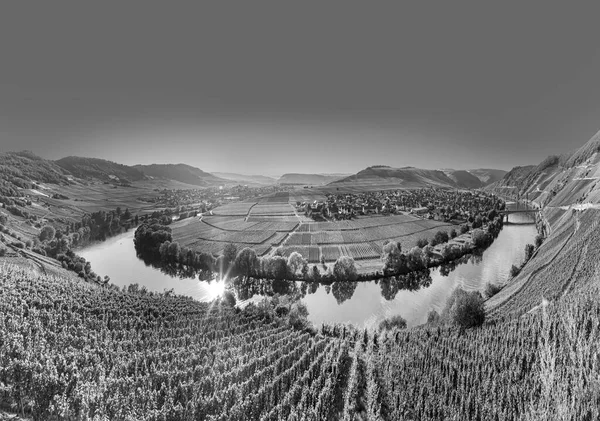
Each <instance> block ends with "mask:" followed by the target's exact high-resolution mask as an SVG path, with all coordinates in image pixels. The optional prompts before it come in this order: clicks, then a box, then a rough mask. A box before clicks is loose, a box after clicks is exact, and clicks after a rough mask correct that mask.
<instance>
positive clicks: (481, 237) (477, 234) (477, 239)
mask: <svg viewBox="0 0 600 421" xmlns="http://www.w3.org/2000/svg"><path fill="white" fill-rule="evenodd" d="M471 238H472V242H473V245H474V246H475V247H476V248H482V247H485V246H487V245H488V244H489V243H490V240H491V236H490V235H489V234H488V233H486V232H485V231H483V230H482V229H479V228H478V229H475V230H474V231H473V234H472V235H471Z"/></svg>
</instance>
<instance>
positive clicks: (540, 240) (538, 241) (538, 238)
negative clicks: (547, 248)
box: [535, 234, 544, 248]
mask: <svg viewBox="0 0 600 421" xmlns="http://www.w3.org/2000/svg"><path fill="white" fill-rule="evenodd" d="M543 242H544V236H543V235H542V234H538V235H536V237H535V248H539V247H540V246H541V245H542V243H543Z"/></svg>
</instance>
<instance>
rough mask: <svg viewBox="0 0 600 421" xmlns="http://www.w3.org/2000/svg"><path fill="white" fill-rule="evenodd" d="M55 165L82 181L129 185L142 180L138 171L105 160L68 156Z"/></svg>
mask: <svg viewBox="0 0 600 421" xmlns="http://www.w3.org/2000/svg"><path fill="white" fill-rule="evenodd" d="M56 164H57V165H59V166H61V167H62V168H64V169H65V170H67V171H69V172H70V173H71V174H73V175H74V176H75V177H78V178H83V179H91V178H96V179H99V180H102V181H112V182H120V183H131V182H132V181H139V180H143V179H144V174H142V173H141V172H140V171H139V170H137V169H135V168H132V167H129V166H127V165H123V164H117V163H116V162H112V161H107V160H105V159H99V158H84V157H79V156H68V157H65V158H62V159H59V160H58V161H56Z"/></svg>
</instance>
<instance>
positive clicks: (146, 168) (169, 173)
mask: <svg viewBox="0 0 600 421" xmlns="http://www.w3.org/2000/svg"><path fill="white" fill-rule="evenodd" d="M133 168H135V169H136V170H137V171H140V172H141V173H143V174H145V175H147V176H150V177H153V178H163V179H169V180H175V181H179V182H181V183H186V184H191V185H194V186H200V187H210V186H216V185H219V184H226V183H227V180H224V179H222V178H219V177H216V176H214V175H212V174H210V173H207V172H205V171H202V170H201V169H199V168H196V167H192V166H191V165H186V164H151V165H134V166H133Z"/></svg>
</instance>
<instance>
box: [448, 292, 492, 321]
mask: <svg viewBox="0 0 600 421" xmlns="http://www.w3.org/2000/svg"><path fill="white" fill-rule="evenodd" d="M448 304H449V308H450V318H451V321H452V322H453V323H455V324H457V325H459V326H460V327H462V328H465V329H468V328H471V327H476V326H481V325H482V324H483V322H484V321H485V306H484V302H483V297H482V296H481V294H480V293H479V292H478V291H472V292H466V291H463V290H462V289H460V288H457V289H455V290H454V292H453V293H452V296H451V297H450V299H449V300H448Z"/></svg>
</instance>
